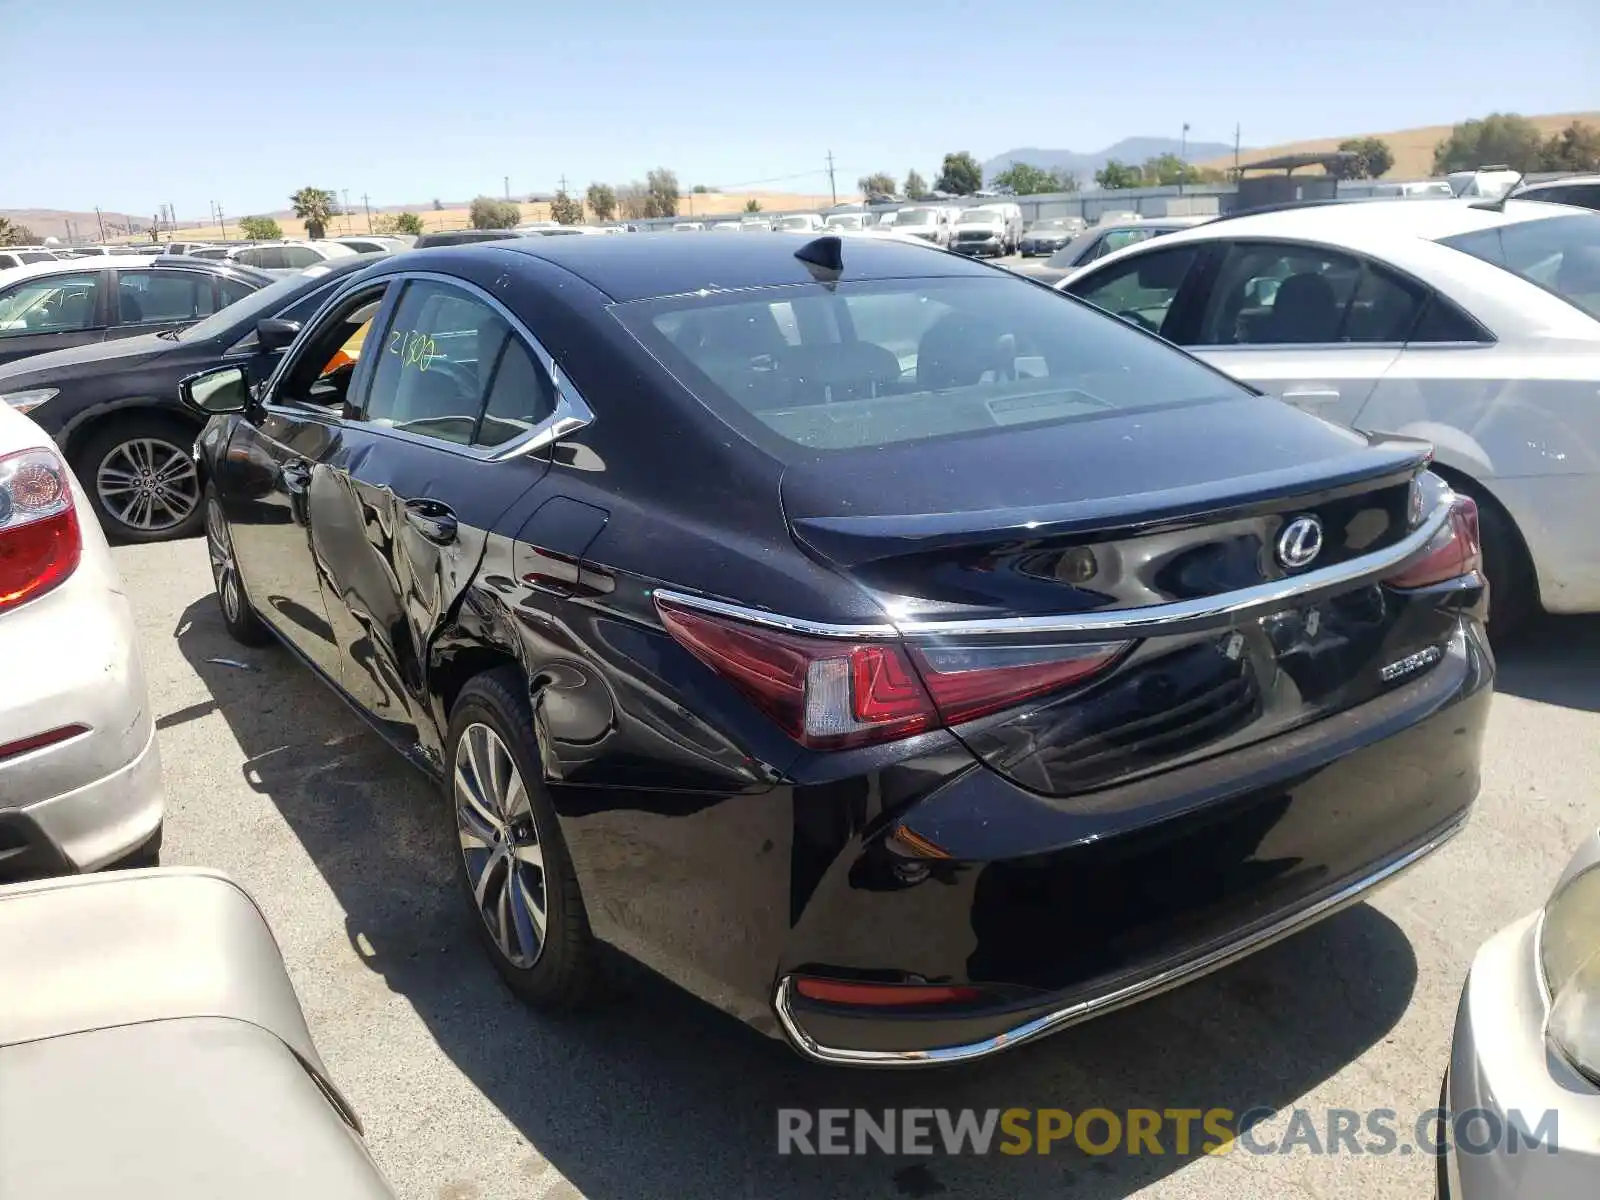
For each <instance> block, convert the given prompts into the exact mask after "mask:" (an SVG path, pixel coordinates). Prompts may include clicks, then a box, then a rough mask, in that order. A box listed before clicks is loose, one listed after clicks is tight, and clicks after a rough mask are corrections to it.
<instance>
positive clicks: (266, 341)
mask: <svg viewBox="0 0 1600 1200" xmlns="http://www.w3.org/2000/svg"><path fill="white" fill-rule="evenodd" d="M299 336H300V322H299V321H285V320H284V319H283V318H282V317H268V318H267V319H266V320H264V321H257V322H256V341H258V342H260V343H261V349H262V351H263V352H264V353H267V354H271V353H272V352H273V351H275V350H282V349H284V348H285V347H287V346H288V345H289V343H290V342H292V341H294V339H295V338H297V337H299Z"/></svg>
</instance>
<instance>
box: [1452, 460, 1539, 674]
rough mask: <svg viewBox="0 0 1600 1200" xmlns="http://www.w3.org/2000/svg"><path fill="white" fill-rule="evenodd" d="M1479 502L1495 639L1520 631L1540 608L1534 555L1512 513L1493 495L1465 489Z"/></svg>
mask: <svg viewBox="0 0 1600 1200" xmlns="http://www.w3.org/2000/svg"><path fill="white" fill-rule="evenodd" d="M1462 490H1463V491H1465V492H1466V493H1467V494H1468V495H1469V496H1471V497H1472V498H1473V499H1474V500H1476V501H1477V502H1478V531H1479V534H1480V536H1481V537H1482V540H1483V572H1484V574H1485V575H1487V576H1488V577H1489V621H1488V629H1489V636H1490V637H1491V638H1492V639H1493V640H1494V641H1496V642H1504V641H1505V640H1506V639H1507V638H1510V637H1513V636H1515V635H1516V634H1517V633H1520V632H1521V631H1522V630H1523V629H1524V628H1525V627H1526V626H1527V624H1528V621H1529V620H1530V619H1531V618H1532V617H1533V616H1535V615H1536V614H1537V613H1538V612H1539V609H1540V605H1539V582H1538V577H1537V576H1536V575H1535V574H1534V569H1533V558H1532V556H1531V555H1529V553H1528V548H1527V546H1525V545H1524V544H1523V541H1522V535H1521V534H1520V533H1519V532H1518V531H1517V526H1516V522H1514V521H1513V520H1512V519H1511V514H1510V513H1508V512H1506V510H1505V509H1503V508H1501V507H1500V504H1499V502H1498V501H1497V500H1495V499H1494V498H1493V497H1492V496H1489V495H1486V494H1485V493H1483V492H1481V491H1478V490H1477V489H1475V488H1463V489H1462Z"/></svg>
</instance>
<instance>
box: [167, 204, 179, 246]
mask: <svg viewBox="0 0 1600 1200" xmlns="http://www.w3.org/2000/svg"><path fill="white" fill-rule="evenodd" d="M177 228H178V210H177V209H175V208H173V207H172V202H171V201H170V200H169V201H167V235H168V237H167V240H168V241H171V240H172V238H171V235H172V233H173V232H174V231H176V230H177Z"/></svg>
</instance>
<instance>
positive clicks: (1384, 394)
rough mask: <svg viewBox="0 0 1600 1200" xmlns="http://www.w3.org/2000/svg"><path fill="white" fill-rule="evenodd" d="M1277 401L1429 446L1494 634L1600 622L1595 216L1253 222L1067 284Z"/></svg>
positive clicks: (1284, 217)
mask: <svg viewBox="0 0 1600 1200" xmlns="http://www.w3.org/2000/svg"><path fill="white" fill-rule="evenodd" d="M1057 286H1058V287H1060V288H1062V289H1064V290H1066V291H1068V292H1071V293H1072V294H1074V295H1076V296H1080V297H1082V298H1083V299H1085V300H1088V301H1090V302H1091V303H1093V304H1096V305H1098V306H1099V307H1101V308H1104V309H1106V310H1108V311H1110V312H1114V313H1116V314H1117V315H1118V316H1121V317H1123V318H1124V319H1126V320H1129V321H1132V322H1134V323H1135V324H1138V325H1140V326H1142V327H1144V328H1146V329H1148V330H1150V331H1151V332H1153V333H1158V334H1160V335H1161V336H1162V337H1164V338H1166V339H1167V340H1168V341H1171V342H1174V343H1176V344H1178V345H1180V346H1183V347H1185V348H1187V349H1189V350H1190V351H1192V352H1193V353H1195V354H1197V355H1198V356H1199V357H1201V358H1202V359H1204V360H1205V361H1207V362H1209V363H1211V364H1212V365H1214V366H1216V367H1219V368H1221V369H1222V370H1224V371H1226V372H1227V373H1228V374H1230V375H1233V376H1235V377H1237V378H1239V379H1242V380H1244V381H1245V382H1247V383H1249V384H1252V385H1254V386H1255V387H1257V388H1259V389H1261V390H1262V391H1264V392H1268V393H1271V394H1274V395H1278V396H1281V397H1282V398H1283V399H1285V400H1287V401H1289V402H1290V403H1292V404H1295V405H1297V406H1299V407H1301V408H1304V409H1307V410H1310V411H1312V412H1315V413H1318V414H1319V415H1321V416H1323V417H1326V418H1328V419H1329V420H1333V421H1337V422H1339V423H1341V424H1344V425H1350V426H1353V427H1354V428H1356V429H1358V430H1362V431H1364V432H1386V433H1398V434H1407V435H1410V436H1414V437H1420V438H1425V439H1427V440H1428V441H1431V442H1432V443H1433V444H1434V447H1435V454H1436V464H1437V469H1438V471H1439V473H1440V474H1441V475H1443V476H1445V478H1447V479H1448V480H1449V481H1450V482H1451V484H1452V485H1454V486H1455V487H1456V488H1457V489H1458V490H1459V491H1463V492H1466V493H1467V494H1468V495H1470V496H1472V497H1473V498H1474V499H1475V500H1477V502H1478V508H1479V511H1480V513H1481V519H1482V523H1483V542H1484V554H1485V558H1486V567H1487V570H1488V573H1489V576H1490V582H1491V594H1492V596H1493V601H1492V605H1493V616H1492V618H1491V619H1492V621H1494V622H1495V623H1496V624H1497V625H1498V629H1499V631H1500V632H1505V631H1507V630H1509V629H1510V628H1513V627H1514V626H1515V625H1517V624H1518V623H1519V622H1520V621H1521V619H1523V618H1524V617H1526V616H1527V615H1528V614H1529V613H1531V612H1533V611H1536V610H1537V609H1538V608H1539V607H1540V606H1542V607H1543V608H1544V609H1546V610H1547V611H1550V612H1559V613H1588V612H1600V520H1596V519H1595V513H1596V512H1597V511H1600V214H1597V213H1593V212H1587V211H1584V210H1580V209H1575V208H1568V207H1566V206H1563V205H1555V204H1539V203H1533V202H1526V201H1516V200H1512V201H1509V202H1493V201H1467V200H1440V201H1436V202H1430V203H1427V204H1417V203H1414V202H1409V201H1403V200H1393V201H1388V200H1380V201H1367V202H1355V203H1342V204H1341V203H1334V204H1312V205H1303V206H1297V207H1293V208H1287V209H1283V210H1277V211H1264V212H1258V213H1254V214H1243V215H1240V216H1237V217H1224V218H1221V219H1219V220H1215V221H1209V222H1207V223H1205V224H1204V225H1198V226H1196V227H1194V228H1192V229H1186V230H1182V231H1179V232H1175V233H1170V234H1168V235H1166V236H1165V237H1163V238H1161V239H1160V240H1159V241H1152V242H1146V243H1143V244H1140V245H1137V246H1131V247H1129V248H1127V249H1125V250H1121V251H1118V252H1117V253H1115V254H1112V255H1109V256H1107V257H1106V258H1103V259H1101V260H1099V261H1098V262H1095V263H1094V264H1092V265H1091V266H1088V267H1085V268H1083V269H1081V270H1079V271H1076V272H1074V273H1072V274H1070V275H1068V276H1067V277H1066V278H1065V279H1063V280H1062V281H1061V282H1060V283H1059V284H1057Z"/></svg>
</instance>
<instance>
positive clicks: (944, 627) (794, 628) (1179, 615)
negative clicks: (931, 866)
mask: <svg viewBox="0 0 1600 1200" xmlns="http://www.w3.org/2000/svg"><path fill="white" fill-rule="evenodd" d="M1454 498H1455V497H1454V494H1453V493H1451V492H1445V493H1443V495H1442V496H1441V498H1440V500H1439V503H1438V504H1437V505H1435V507H1434V510H1433V512H1431V513H1429V514H1428V516H1427V518H1426V519H1424V520H1423V521H1422V523H1421V524H1419V525H1418V526H1417V527H1416V528H1415V529H1413V530H1412V531H1411V532H1410V533H1408V534H1407V535H1406V536H1405V537H1403V538H1401V539H1400V540H1399V541H1398V542H1396V543H1395V544H1394V545H1392V546H1386V547H1384V548H1383V549H1382V550H1374V551H1373V552H1372V553H1371V554H1364V555H1362V556H1360V557H1359V558H1352V559H1350V560H1348V561H1346V562H1342V563H1335V564H1334V565H1332V566H1328V567H1323V568H1321V569H1319V570H1315V571H1306V572H1305V573H1303V574H1300V575H1291V576H1289V577H1288V578H1286V579H1274V580H1270V581H1268V582H1267V583H1261V584H1257V585H1255V586H1254V587H1248V588H1240V589H1239V590H1237V591H1232V592H1224V593H1222V594H1221V595H1219V596H1202V597H1200V598H1199V599H1195V600H1175V601H1171V602H1169V603H1166V604H1149V605H1145V606H1143V607H1140V608H1115V609H1103V610H1101V611H1099V612H1086V613H1066V614H1060V615H1050V616H1043V617H990V618H976V619H972V618H960V617H957V618H953V619H949V620H934V621H918V620H915V619H907V620H900V621H896V622H894V623H893V624H888V625H834V624H829V623H827V622H822V621H811V620H807V619H805V618H801V617H789V616H784V615H782V614H780V613H774V612H768V611H766V610H764V609H755V608H747V607H745V606H744V605H740V604H730V603H727V602H726V601H721V600H710V599H707V598H705V597H703V596H693V595H689V594H686V593H684V592H678V591H669V590H667V589H665V588H657V589H656V591H655V595H657V596H659V597H660V598H662V599H664V600H667V601H670V602H672V603H675V604H681V605H683V606H684V607H686V608H696V609H700V610H701V611H704V612H709V613H714V614H716V615H718V616H724V617H731V618H733V619H734V620H736V621H748V622H750V623H751V624H753V625H764V626H766V627H767V628H769V629H780V630H783V631H785V632H787V633H798V634H804V635H807V636H811V637H825V638H856V639H860V638H886V637H888V638H892V637H895V636H901V637H908V638H924V637H944V636H953V637H984V636H990V635H993V636H1007V635H1011V634H1020V635H1029V634H1057V633H1062V634H1090V635H1094V636H1096V637H1099V636H1102V635H1107V634H1111V635H1116V636H1119V637H1139V636H1142V635H1144V634H1148V633H1166V632H1175V631H1176V630H1174V629H1173V627H1174V626H1180V625H1182V626H1203V625H1206V624H1211V623H1216V622H1221V621H1225V620H1226V621H1231V620H1234V619H1235V618H1237V617H1240V616H1242V615H1244V614H1245V613H1248V612H1251V611H1253V610H1255V609H1260V608H1282V607H1284V606H1285V605H1287V604H1290V603H1292V602H1293V601H1295V600H1297V599H1299V598H1301V597H1304V596H1309V595H1312V594H1314V593H1318V592H1324V591H1328V590H1330V589H1333V588H1341V587H1349V586H1352V585H1356V584H1360V583H1365V582H1368V581H1371V580H1374V579H1378V578H1381V577H1382V576H1384V575H1386V574H1388V573H1389V572H1391V571H1393V570H1394V569H1395V568H1396V567H1398V566H1400V565H1401V564H1402V563H1404V562H1405V561H1406V560H1407V559H1409V558H1411V557H1412V556H1413V555H1415V554H1417V553H1418V552H1420V551H1421V550H1422V549H1423V547H1425V546H1426V545H1427V544H1428V543H1429V542H1431V541H1432V540H1433V539H1434V537H1435V536H1437V535H1438V533H1439V532H1440V531H1441V530H1442V529H1444V527H1445V525H1446V523H1447V522H1448V521H1449V520H1450V505H1451V503H1452V502H1453V500H1454Z"/></svg>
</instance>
